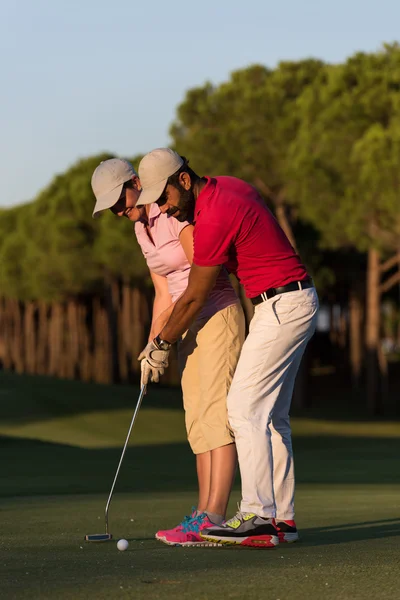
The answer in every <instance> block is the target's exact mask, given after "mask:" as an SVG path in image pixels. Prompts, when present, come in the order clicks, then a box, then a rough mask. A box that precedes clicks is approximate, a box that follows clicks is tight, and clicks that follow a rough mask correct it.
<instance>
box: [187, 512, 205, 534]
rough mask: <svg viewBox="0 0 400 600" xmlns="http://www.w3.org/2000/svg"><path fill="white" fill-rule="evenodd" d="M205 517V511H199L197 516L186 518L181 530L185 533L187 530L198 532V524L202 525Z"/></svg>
mask: <svg viewBox="0 0 400 600" xmlns="http://www.w3.org/2000/svg"><path fill="white" fill-rule="evenodd" d="M206 518H207V515H206V513H201V515H197V517H193V518H191V519H188V520H187V521H186V523H183V525H182V531H183V532H185V533H187V532H188V531H194V532H195V533H198V532H199V529H200V526H201V525H202V523H203V521H204V519H206Z"/></svg>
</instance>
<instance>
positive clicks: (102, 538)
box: [85, 385, 146, 542]
mask: <svg viewBox="0 0 400 600" xmlns="http://www.w3.org/2000/svg"><path fill="white" fill-rule="evenodd" d="M145 394H146V386H145V385H142V387H141V389H140V394H139V398H138V401H137V404H136V408H135V412H134V413H133V417H132V421H131V424H130V427H129V430H128V435H127V436H126V440H125V444H124V447H123V450H122V454H121V458H120V459H119V463H118V467H117V472H116V473H115V477H114V481H113V484H112V486H111V491H110V495H109V496H108V500H107V504H106V510H105V522H106V532H105V533H94V534H92V535H85V541H86V542H108V541H109V540H111V539H112V534H111V533H109V531H108V509H109V508H110V503H111V498H112V495H113V492H114V487H115V483H116V481H117V478H118V474H119V470H120V468H121V464H122V461H123V458H124V454H125V450H126V447H127V445H128V442H129V438H130V436H131V431H132V428H133V425H134V424H135V421H136V417H137V415H138V412H139V409H140V405H141V404H142V400H143V396H144V395H145Z"/></svg>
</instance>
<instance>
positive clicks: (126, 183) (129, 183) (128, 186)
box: [122, 179, 133, 190]
mask: <svg viewBox="0 0 400 600" xmlns="http://www.w3.org/2000/svg"><path fill="white" fill-rule="evenodd" d="M126 188H130V189H132V188H133V181H132V179H128V181H125V183H124V185H123V186H122V189H123V190H125V189H126Z"/></svg>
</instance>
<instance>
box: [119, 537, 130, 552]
mask: <svg viewBox="0 0 400 600" xmlns="http://www.w3.org/2000/svg"><path fill="white" fill-rule="evenodd" d="M128 546H129V542H128V540H124V539H122V540H118V542H117V548H118V550H121V552H123V551H124V550H126V549H127V548H128Z"/></svg>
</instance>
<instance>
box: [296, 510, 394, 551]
mask: <svg viewBox="0 0 400 600" xmlns="http://www.w3.org/2000/svg"><path fill="white" fill-rule="evenodd" d="M396 536H400V518H399V517H398V516H396V517H393V518H392V519H380V520H374V521H361V522H359V523H345V524H342V525H335V526H330V527H315V528H312V529H303V530H302V531H301V539H302V543H303V544H304V545H307V546H326V545H329V544H343V543H345V542H359V541H366V540H377V539H381V538H390V537H396Z"/></svg>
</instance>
